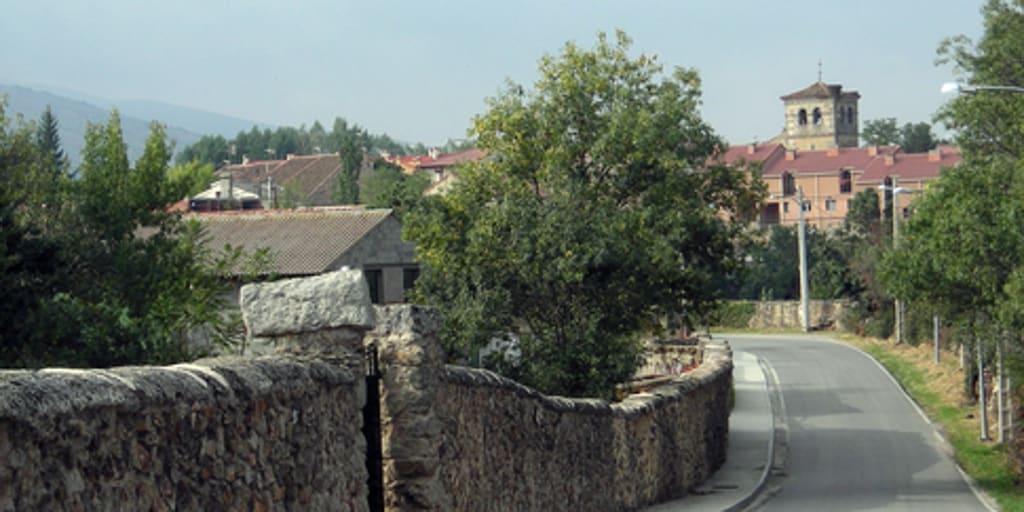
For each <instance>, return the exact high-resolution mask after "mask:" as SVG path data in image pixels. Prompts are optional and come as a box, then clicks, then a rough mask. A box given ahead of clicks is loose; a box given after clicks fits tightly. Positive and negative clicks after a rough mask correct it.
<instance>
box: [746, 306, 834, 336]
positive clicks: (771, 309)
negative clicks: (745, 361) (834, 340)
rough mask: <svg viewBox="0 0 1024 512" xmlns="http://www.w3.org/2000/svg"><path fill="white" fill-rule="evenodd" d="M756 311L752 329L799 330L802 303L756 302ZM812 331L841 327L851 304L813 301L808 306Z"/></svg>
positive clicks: (751, 324)
mask: <svg viewBox="0 0 1024 512" xmlns="http://www.w3.org/2000/svg"><path fill="white" fill-rule="evenodd" d="M754 304H755V307H756V310H755V311H754V316H753V317H751V319H750V327H751V328H752V329H763V328H771V327H778V328H787V329H799V328H800V327H801V326H802V324H801V322H800V301H798V300H776V301H761V302H755V303H754ZM808 306H809V308H808V309H810V313H811V318H810V322H809V324H810V326H811V328H812V329H832V328H835V327H837V326H839V322H840V319H842V317H843V315H844V314H845V313H846V310H847V309H849V307H850V306H849V304H847V303H846V302H843V301H834V300H812V301H810V303H809V304H808Z"/></svg>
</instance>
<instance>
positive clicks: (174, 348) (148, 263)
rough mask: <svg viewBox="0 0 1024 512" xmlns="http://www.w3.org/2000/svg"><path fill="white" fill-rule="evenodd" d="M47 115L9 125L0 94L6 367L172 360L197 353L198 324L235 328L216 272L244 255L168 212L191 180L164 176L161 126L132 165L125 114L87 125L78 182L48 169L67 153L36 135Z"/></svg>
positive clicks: (0, 354) (211, 330)
mask: <svg viewBox="0 0 1024 512" xmlns="http://www.w3.org/2000/svg"><path fill="white" fill-rule="evenodd" d="M49 123H50V121H48V120H47V119H46V117H45V115H44V118H43V122H42V123H41V124H40V126H39V127H38V128H36V127H33V126H32V125H31V124H25V123H19V124H12V123H11V122H10V121H9V120H8V119H7V118H6V117H5V115H4V112H3V108H2V104H0V177H2V179H3V182H4V183H5V187H2V188H0V227H2V232H0V233H2V239H0V240H2V242H3V243H2V244H0V251H2V252H0V270H2V272H0V275H2V278H0V282H2V285H3V289H4V291H5V300H4V301H3V306H2V307H0V322H2V323H3V325H4V329H3V330H2V331H0V365H2V366H30V367H31V366H44V365H64V366H92V367H104V366H111V365H122V364H140V363H168V362H174V361H180V360H183V359H187V358H189V357H190V356H191V355H192V353H191V351H190V350H191V347H190V346H189V345H188V344H187V342H186V341H187V336H188V335H189V334H191V333H194V332H196V331H197V330H203V331H204V332H205V333H206V334H207V335H209V336H210V337H212V338H214V339H219V340H227V339H229V338H230V337H232V336H234V335H236V334H237V332H236V331H235V329H236V328H237V326H238V324H237V322H235V321H233V320H232V319H230V318H226V317H224V316H223V312H222V310H221V306H222V301H223V295H222V292H223V288H224V286H225V285H224V284H222V283H223V281H222V280H221V279H220V276H221V275H223V273H224V272H226V269H227V268H228V266H229V265H231V264H233V263H234V262H237V261H238V259H239V258H240V257H241V254H240V253H239V252H237V251H229V252H228V253H226V254H224V255H217V254H214V253H211V252H209V251H208V250H206V249H205V248H204V247H203V245H202V243H201V240H202V232H201V230H200V229H199V226H198V224H195V223H186V222H183V221H182V220H181V219H180V218H179V217H178V216H177V215H175V214H172V213H168V212H167V211H166V207H167V205H169V204H170V203H171V202H173V201H174V200H177V199H179V198H180V197H182V196H183V195H184V194H185V188H186V187H187V186H189V180H187V179H179V180H173V179H169V178H168V167H167V166H168V161H169V159H170V154H171V150H170V145H169V142H168V140H167V138H166V135H165V131H164V128H163V126H162V125H160V124H156V123H154V124H153V126H152V131H151V134H150V136H149V138H148V140H147V142H146V147H145V150H144V152H143V154H142V156H141V157H140V158H139V159H138V160H137V161H136V162H135V163H134V165H130V164H129V161H128V157H127V152H126V146H125V143H124V140H123V137H122V133H121V126H120V120H119V117H118V114H117V112H116V111H115V112H114V113H113V114H112V115H111V117H110V120H109V121H108V122H107V123H106V124H105V125H90V126H89V127H88V129H87V134H86V143H85V148H84V150H83V162H82V165H81V167H80V175H79V177H78V179H75V180H71V179H68V178H67V177H66V176H62V175H55V174H54V173H52V172H41V171H40V170H41V169H42V170H45V169H51V168H52V167H53V165H54V155H56V154H59V153H57V150H59V147H57V146H55V145H52V144H49V143H46V144H43V143H40V144H34V143H33V142H34V141H33V136H32V135H33V131H38V133H44V132H45V131H46V130H45V129H44V128H43V127H44V126H46V125H47V124H49ZM39 140H50V139H46V138H43V137H40V138H39ZM186 174H187V173H186ZM39 190H42V191H45V193H43V194H39V193H35V192H34V191H39Z"/></svg>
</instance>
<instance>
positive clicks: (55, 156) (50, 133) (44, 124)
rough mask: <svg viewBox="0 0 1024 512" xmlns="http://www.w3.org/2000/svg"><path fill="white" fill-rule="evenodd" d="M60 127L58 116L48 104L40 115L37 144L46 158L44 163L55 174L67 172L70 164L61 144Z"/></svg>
mask: <svg viewBox="0 0 1024 512" xmlns="http://www.w3.org/2000/svg"><path fill="white" fill-rule="evenodd" d="M59 127H60V125H59V123H58V122H57V117H56V116H54V115H53V110H52V109H51V108H50V106H49V105H47V106H46V110H43V114H42V115H41V116H40V117H39V126H38V127H37V128H36V146H37V147H38V148H39V153H40V155H42V157H43V159H44V162H43V163H44V165H46V167H47V168H48V169H49V170H51V171H52V172H53V173H54V174H55V175H59V174H62V173H64V172H66V170H67V168H68V165H69V164H68V158H67V156H66V155H65V154H64V149H63V148H61V145H60V133H59V131H58V130H59Z"/></svg>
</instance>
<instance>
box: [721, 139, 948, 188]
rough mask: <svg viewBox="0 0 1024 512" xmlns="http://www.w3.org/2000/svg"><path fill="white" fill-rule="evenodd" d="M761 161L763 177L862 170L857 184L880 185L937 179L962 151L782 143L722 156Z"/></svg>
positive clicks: (743, 148)
mask: <svg viewBox="0 0 1024 512" xmlns="http://www.w3.org/2000/svg"><path fill="white" fill-rule="evenodd" d="M741 159H742V160H747V161H759V162H761V174H762V176H765V177H769V176H781V175H782V174H783V173H785V172H789V173H792V174H794V175H796V176H800V175H813V174H820V173H834V172H836V171H839V170H841V169H850V170H853V171H862V172H863V174H862V175H860V176H859V177H858V178H857V181H858V182H881V181H882V180H884V179H885V177H886V176H897V177H900V178H903V179H931V178H935V177H938V175H939V172H940V170H941V169H942V168H944V167H952V166H955V165H957V164H958V163H960V152H959V150H958V149H957V148H954V147H951V146H940V147H938V148H936V149H934V150H932V151H931V152H929V153H904V152H902V151H901V149H900V147H899V146H882V147H878V148H832V149H824V150H815V151H786V150H785V148H783V146H782V145H780V144H771V145H764V146H755V147H751V146H732V147H730V148H729V149H728V150H726V151H725V153H724V154H723V158H722V160H723V161H724V162H725V163H729V164H734V163H737V162H739V161H740V160H741Z"/></svg>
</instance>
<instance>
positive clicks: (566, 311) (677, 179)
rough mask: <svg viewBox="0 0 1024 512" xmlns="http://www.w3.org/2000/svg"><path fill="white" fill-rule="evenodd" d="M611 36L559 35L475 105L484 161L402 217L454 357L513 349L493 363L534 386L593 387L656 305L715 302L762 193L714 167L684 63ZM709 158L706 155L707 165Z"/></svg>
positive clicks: (623, 360) (690, 308)
mask: <svg viewBox="0 0 1024 512" xmlns="http://www.w3.org/2000/svg"><path fill="white" fill-rule="evenodd" d="M630 44H631V42H630V40H629V38H628V37H627V36H626V35H625V34H624V33H621V32H619V33H617V34H616V35H615V37H614V38H611V39H609V38H608V37H607V36H606V35H604V34H600V35H599V36H598V40H597V44H596V45H595V47H594V48H592V49H583V48H580V47H578V46H576V45H575V44H572V43H569V44H567V45H566V46H565V47H564V48H563V49H562V51H561V53H560V54H558V55H557V56H550V55H549V56H545V57H543V58H542V59H541V61H540V65H539V68H540V78H539V79H538V81H537V82H536V83H535V84H534V87H533V88H532V89H527V88H524V87H523V86H521V85H519V84H515V83H511V82H510V83H508V84H506V86H505V88H504V89H503V90H502V92H501V93H500V94H499V95H498V96H496V97H493V98H490V99H489V100H488V110H487V111H486V112H485V113H484V114H482V115H480V116H478V117H476V118H475V119H474V121H473V128H472V130H471V135H472V136H474V137H475V138H476V139H477V141H478V146H479V147H480V148H481V149H483V150H485V151H486V152H487V153H488V154H489V155H491V157H489V158H487V159H484V160H482V161H479V162H475V163H472V164H469V165H467V166H466V167H465V168H464V169H462V170H461V171H460V180H459V182H458V183H457V184H456V185H455V187H454V189H453V190H452V192H451V193H450V194H449V195H447V196H444V197H441V198H439V199H436V200H433V201H428V202H427V203H426V204H425V205H423V206H422V207H421V208H419V209H417V210H415V211H413V212H411V213H410V214H409V215H408V216H407V217H406V221H405V225H406V234H407V236H408V237H409V238H410V239H412V240H414V241H415V242H416V243H417V254H418V257H419V258H420V260H421V263H422V265H423V274H422V275H421V277H420V280H419V281H418V283H417V293H418V294H419V296H420V297H421V298H422V299H423V300H425V301H427V302H429V303H431V304H435V305H437V306H438V307H439V308H440V309H441V311H442V314H443V318H444V327H443V332H442V337H443V341H444V343H445V345H446V348H447V349H448V350H449V353H450V355H452V356H453V357H472V356H473V355H474V354H476V351H477V350H478V349H479V348H481V347H483V346H484V345H487V344H488V343H489V342H491V341H493V340H495V339H501V338H506V339H507V338H509V337H512V338H514V339H515V340H517V341H518V346H517V349H518V352H519V354H518V357H512V358H510V359H506V360H505V363H506V364H505V365H504V366H503V367H502V368H503V369H504V370H505V371H507V372H510V373H512V374H513V375H514V376H516V377H518V378H520V379H521V380H523V381H524V382H526V383H527V384H530V385H533V386H535V387H537V388H539V389H540V390H542V391H546V392H551V393H559V394H569V395H574V396H604V397H607V396H610V394H611V392H612V390H613V388H614V385H615V384H617V383H619V382H623V381H624V380H626V379H627V378H629V377H630V376H631V375H632V372H633V371H634V369H635V367H636V363H637V356H638V349H639V346H638V344H637V341H636V340H637V338H636V336H637V335H638V333H639V332H640V331H641V330H642V329H644V328H648V327H650V326H651V325H652V324H653V323H654V320H655V319H656V318H658V315H659V314H660V313H667V312H677V311H679V310H680V308H682V307H685V308H686V310H687V312H688V313H690V314H694V315H696V314H701V313H703V312H706V311H708V310H709V309H710V308H711V307H712V306H713V305H714V303H715V297H716V295H715V293H714V290H713V283H714V281H715V279H714V278H715V277H716V276H717V275H719V274H721V273H724V272H725V271H726V270H727V269H728V268H730V266H731V264H732V263H734V261H733V256H734V250H733V249H734V245H735V241H736V237H737V234H738V230H739V226H738V224H732V223H728V222H726V221H725V220H724V219H723V216H722V215H721V212H726V213H727V214H733V215H741V214H743V213H746V212H748V211H749V208H750V207H751V205H752V204H753V203H754V202H756V201H757V200H758V199H759V198H760V195H761V194H762V193H763V192H762V191H761V190H760V188H758V187H757V186H752V185H751V183H750V182H748V177H747V175H746V174H745V173H743V172H741V171H739V170H737V169H734V168H730V167H726V166H723V165H717V164H714V163H713V161H712V159H713V157H714V156H715V154H716V151H717V149H718V148H720V147H722V146H723V142H722V141H721V139H719V138H718V137H717V136H716V135H715V134H714V133H713V131H712V130H711V128H710V127H709V126H708V125H707V124H706V123H705V122H704V121H703V120H702V119H701V117H700V114H699V110H698V106H699V102H700V82H699V79H698V76H697V73H696V72H695V71H693V70H690V69H683V68H676V69H675V70H673V71H672V72H670V73H665V72H664V71H663V68H662V66H661V65H660V64H658V63H657V60H656V58H655V57H651V56H646V55H640V56H639V57H636V58H632V57H630V55H629V50H630ZM709 162H710V164H709Z"/></svg>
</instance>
